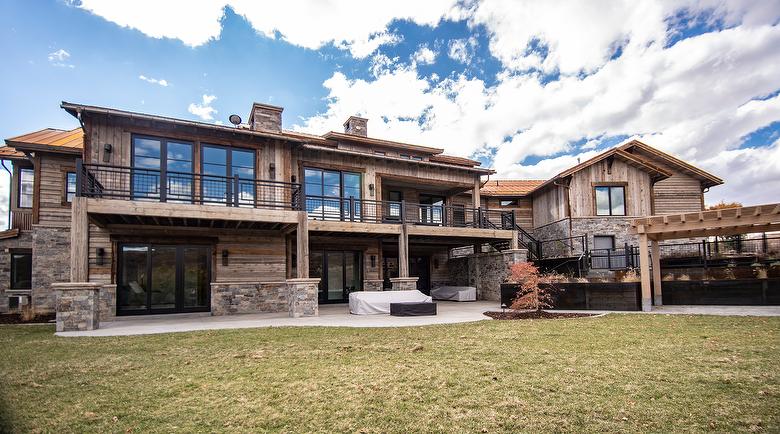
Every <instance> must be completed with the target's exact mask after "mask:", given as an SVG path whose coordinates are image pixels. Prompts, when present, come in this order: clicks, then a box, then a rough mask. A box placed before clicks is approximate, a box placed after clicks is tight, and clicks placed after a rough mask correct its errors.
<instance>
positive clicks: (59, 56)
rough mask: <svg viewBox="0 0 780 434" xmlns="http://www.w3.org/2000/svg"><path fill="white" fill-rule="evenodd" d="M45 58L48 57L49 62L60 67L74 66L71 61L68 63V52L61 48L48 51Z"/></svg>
mask: <svg viewBox="0 0 780 434" xmlns="http://www.w3.org/2000/svg"><path fill="white" fill-rule="evenodd" d="M47 58H48V59H49V63H50V64H52V65H54V66H59V67H61V68H75V66H74V65H73V64H72V63H68V62H69V60H68V59H70V53H68V52H67V51H66V50H64V49H62V48H60V49H59V50H57V51H54V52H51V53H49V55H48V56H47Z"/></svg>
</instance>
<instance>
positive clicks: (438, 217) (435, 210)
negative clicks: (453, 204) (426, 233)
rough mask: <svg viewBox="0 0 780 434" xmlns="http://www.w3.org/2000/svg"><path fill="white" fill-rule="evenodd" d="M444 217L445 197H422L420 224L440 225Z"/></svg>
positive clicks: (426, 195) (424, 195)
mask: <svg viewBox="0 0 780 434" xmlns="http://www.w3.org/2000/svg"><path fill="white" fill-rule="evenodd" d="M443 215H444V197H443V196H432V195H429V194H421V195H420V216H419V217H420V223H423V224H428V225H440V224H441V223H442V216H443Z"/></svg>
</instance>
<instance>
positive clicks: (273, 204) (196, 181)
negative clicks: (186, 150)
mask: <svg viewBox="0 0 780 434" xmlns="http://www.w3.org/2000/svg"><path fill="white" fill-rule="evenodd" d="M76 196H79V197H93V198H106V199H122V200H137V201H149V202H169V203H189V204H199V205H202V204H208V205H223V206H233V207H254V208H265V209H287V210H298V209H301V185H300V184H296V183H289V182H280V181H267V180H259V179H248V178H241V177H239V176H238V175H236V176H234V177H227V176H217V175H204V174H199V173H186V172H172V171H164V170H158V169H146V168H139V167H123V166H110V165H104V164H84V163H82V162H81V160H79V161H77V164H76Z"/></svg>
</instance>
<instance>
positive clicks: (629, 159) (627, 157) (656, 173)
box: [532, 146, 672, 192]
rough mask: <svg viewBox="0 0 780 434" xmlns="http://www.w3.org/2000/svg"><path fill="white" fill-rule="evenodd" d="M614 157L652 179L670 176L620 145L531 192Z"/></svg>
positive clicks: (657, 179)
mask: <svg viewBox="0 0 780 434" xmlns="http://www.w3.org/2000/svg"><path fill="white" fill-rule="evenodd" d="M610 157H611V158H616V159H619V160H621V161H623V162H625V163H627V164H628V165H630V166H633V167H636V168H637V169H640V170H644V171H645V172H648V173H649V174H650V177H651V178H652V179H653V180H654V181H660V180H662V179H665V178H668V177H670V176H672V172H669V171H668V170H666V169H663V168H661V167H659V166H656V165H655V164H653V163H652V162H650V161H648V160H647V159H645V158H642V157H641V156H637V155H633V154H630V153H628V152H626V151H624V150H623V149H621V147H620V146H618V147H615V148H612V149H609V150H607V151H605V152H602V153H601V154H599V155H596V156H595V157H593V158H591V159H590V160H586V161H583V162H582V163H580V164H577V165H576V166H574V167H570V168H569V169H566V170H564V171H563V172H561V173H559V174H557V175H555V176H553V177H552V178H550V179H549V180H547V181H545V182H543V183H542V184H539V185H538V186H537V187H536V188H534V189H533V191H532V192H536V191H539V190H541V189H543V188H545V187H547V186H548V185H550V184H553V183H555V181H558V180H560V179H563V178H566V177H568V176H571V175H572V174H574V173H576V172H579V171H580V170H582V169H585V168H587V167H589V166H592V165H594V164H596V163H598V162H600V161H603V160H606V159H607V158H610Z"/></svg>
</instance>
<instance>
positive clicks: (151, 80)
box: [138, 74, 170, 87]
mask: <svg viewBox="0 0 780 434" xmlns="http://www.w3.org/2000/svg"><path fill="white" fill-rule="evenodd" d="M138 79H139V80H143V81H145V82H147V83H151V84H158V85H160V86H162V87H168V85H169V84H170V83H168V81H167V80H165V79H159V80H158V79H156V78H152V77H147V76H145V75H143V74H141V75H139V76H138Z"/></svg>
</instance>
